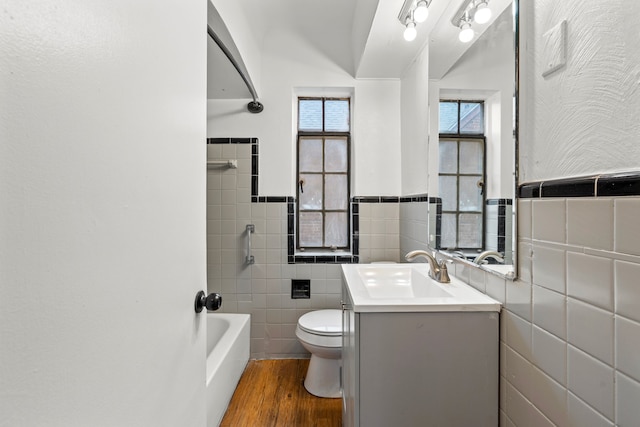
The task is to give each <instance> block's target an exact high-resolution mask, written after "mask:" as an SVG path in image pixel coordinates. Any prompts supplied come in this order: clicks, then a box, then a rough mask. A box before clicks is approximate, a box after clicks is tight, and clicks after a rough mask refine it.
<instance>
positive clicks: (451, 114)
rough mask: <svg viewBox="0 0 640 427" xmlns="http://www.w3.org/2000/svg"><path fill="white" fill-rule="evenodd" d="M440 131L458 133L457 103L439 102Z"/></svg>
mask: <svg viewBox="0 0 640 427" xmlns="http://www.w3.org/2000/svg"><path fill="white" fill-rule="evenodd" d="M440 133H458V103H457V102H441V103H440Z"/></svg>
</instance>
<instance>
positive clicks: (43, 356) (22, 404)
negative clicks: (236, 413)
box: [0, 0, 207, 427]
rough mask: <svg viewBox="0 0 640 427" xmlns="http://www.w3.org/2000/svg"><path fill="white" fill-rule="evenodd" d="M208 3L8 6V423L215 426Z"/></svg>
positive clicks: (3, 175) (1, 225) (3, 267)
mask: <svg viewBox="0 0 640 427" xmlns="http://www.w3.org/2000/svg"><path fill="white" fill-rule="evenodd" d="M206 17H207V5H206V1H184V0H163V1H161V2H158V1H153V0H135V1H131V0H57V1H50V0H29V1H24V0H5V1H3V2H2V7H1V8H0V426H12V427H13V426H29V427H33V426H47V427H49V426H65V427H68V426H83V427H84V426H92V427H93V426H118V427H127V426H144V427H146V426H154V427H155V426H170V427H177V426H189V427H191V426H196V427H197V426H204V425H205V404H204V382H205V362H204V359H205V354H204V353H205V343H204V340H205V330H204V328H205V325H204V321H203V315H202V314H200V315H196V314H195V312H194V309H193V301H194V298H195V295H196V292H197V291H198V290H200V289H206V277H205V275H206V265H205V264H206V246H205V235H206V233H205V226H206V225H205V221H206V219H205V218H206V216H205V193H206V190H205V136H206V134H205V126H206V87H205V85H206V84H205V75H206V57H205V56H206Z"/></svg>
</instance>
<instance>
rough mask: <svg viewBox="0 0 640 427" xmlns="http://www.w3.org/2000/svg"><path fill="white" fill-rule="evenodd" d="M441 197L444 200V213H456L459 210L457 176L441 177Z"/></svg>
mask: <svg viewBox="0 0 640 427" xmlns="http://www.w3.org/2000/svg"><path fill="white" fill-rule="evenodd" d="M440 197H441V198H442V210H443V211H455V210H457V209H458V204H457V202H456V199H457V198H458V180H457V179H456V177H455V176H440Z"/></svg>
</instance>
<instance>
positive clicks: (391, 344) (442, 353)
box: [342, 264, 500, 427]
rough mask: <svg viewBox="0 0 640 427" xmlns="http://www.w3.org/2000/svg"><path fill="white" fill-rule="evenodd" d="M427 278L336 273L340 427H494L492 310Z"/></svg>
mask: <svg viewBox="0 0 640 427" xmlns="http://www.w3.org/2000/svg"><path fill="white" fill-rule="evenodd" d="M428 271H429V270H428V266H427V265H426V264H387V265H384V264H375V265H373V264H371V265H366V264H349V265H343V266H342V275H343V288H342V301H343V304H342V308H343V347H342V364H343V365H342V387H343V397H342V399H343V418H342V419H343V421H342V423H343V426H363V427H364V426H366V427H369V426H396V427H400V426H447V427H468V426H475V427H483V426H491V427H496V426H497V425H498V388H499V385H498V384H499V373H498V365H499V357H498V354H499V341H498V339H499V338H498V333H499V331H498V330H499V311H500V303H498V302H496V301H494V300H493V299H491V298H489V297H487V296H486V295H484V294H482V293H480V292H478V291H477V290H475V289H473V288H472V287H470V286H468V285H466V284H464V283H462V282H460V281H459V280H457V279H456V278H455V277H452V278H451V283H449V284H441V283H437V282H435V281H434V280H433V279H431V278H429V277H428V275H427V274H428Z"/></svg>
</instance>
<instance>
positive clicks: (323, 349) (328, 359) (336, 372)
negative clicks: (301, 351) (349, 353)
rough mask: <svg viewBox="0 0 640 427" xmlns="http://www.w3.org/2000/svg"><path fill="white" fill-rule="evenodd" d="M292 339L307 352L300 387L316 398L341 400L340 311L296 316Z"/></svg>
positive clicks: (325, 311) (316, 312)
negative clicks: (307, 355) (296, 339)
mask: <svg viewBox="0 0 640 427" xmlns="http://www.w3.org/2000/svg"><path fill="white" fill-rule="evenodd" d="M296 336H297V337H298V339H299V340H300V343H301V344H302V345H303V346H304V348H306V349H307V350H308V351H309V352H310V353H311V360H310V361H309V369H308V370H307V377H306V378H305V380H304V388H306V389H307V391H308V392H309V393H311V394H313V395H315V396H319V397H341V396H342V393H341V391H340V362H341V356H342V348H341V347H342V311H341V310H316V311H310V312H309V313H306V314H304V315H302V316H300V318H299V319H298V326H297V327H296Z"/></svg>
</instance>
